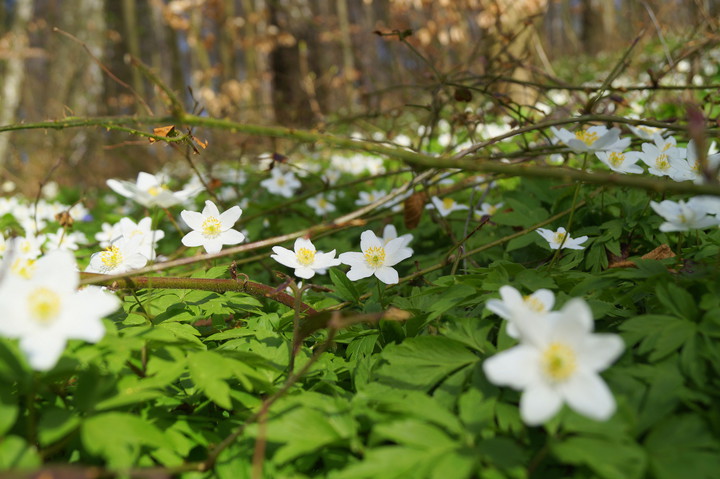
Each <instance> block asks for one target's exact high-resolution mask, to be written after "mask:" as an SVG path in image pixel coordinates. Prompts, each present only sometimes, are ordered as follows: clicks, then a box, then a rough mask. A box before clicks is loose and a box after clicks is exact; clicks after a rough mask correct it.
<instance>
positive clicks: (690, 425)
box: [645, 414, 720, 479]
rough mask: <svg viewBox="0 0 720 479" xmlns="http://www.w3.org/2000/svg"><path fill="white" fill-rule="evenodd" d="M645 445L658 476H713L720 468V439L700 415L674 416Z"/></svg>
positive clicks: (707, 478)
mask: <svg viewBox="0 0 720 479" xmlns="http://www.w3.org/2000/svg"><path fill="white" fill-rule="evenodd" d="M645 446H646V448H647V450H648V453H649V455H650V466H651V469H652V471H653V474H654V476H653V477H656V478H657V479H675V478H678V477H692V478H693V479H713V478H716V477H717V475H718V471H720V442H718V439H717V438H716V437H713V435H712V434H711V433H710V431H709V430H708V425H707V423H706V422H705V421H704V420H703V419H702V418H701V417H699V416H698V415H695V414H685V415H682V416H673V417H670V418H668V419H667V420H665V421H663V422H661V423H660V424H658V425H657V426H656V427H655V428H653V429H652V430H651V431H650V434H648V437H647V440H646V441H645Z"/></svg>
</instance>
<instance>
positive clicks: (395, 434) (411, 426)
mask: <svg viewBox="0 0 720 479" xmlns="http://www.w3.org/2000/svg"><path fill="white" fill-rule="evenodd" d="M373 434H375V435H378V436H379V437H381V438H383V439H387V440H389V441H393V442H396V443H397V444H401V445H406V446H412V447H417V448H427V449H432V448H446V447H449V446H452V445H453V444H454V443H455V441H454V440H453V439H452V438H450V437H449V436H448V435H447V434H445V432H444V431H443V430H442V429H440V428H438V427H436V426H433V425H432V424H428V423H426V422H422V421H418V420H417V419H402V420H398V421H393V422H389V423H380V424H377V425H376V426H375V428H374V429H373Z"/></svg>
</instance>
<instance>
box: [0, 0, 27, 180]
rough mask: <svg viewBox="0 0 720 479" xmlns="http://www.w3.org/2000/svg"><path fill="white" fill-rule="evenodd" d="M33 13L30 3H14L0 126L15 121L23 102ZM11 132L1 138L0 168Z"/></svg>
mask: <svg viewBox="0 0 720 479" xmlns="http://www.w3.org/2000/svg"><path fill="white" fill-rule="evenodd" d="M32 12H33V0H17V1H16V2H15V11H14V14H15V15H14V19H13V24H12V27H11V29H10V32H9V40H10V41H9V42H8V45H9V48H8V53H9V56H8V60H7V63H6V64H5V70H4V72H3V75H2V80H1V81H0V83H2V90H1V92H0V125H7V124H8V123H12V122H13V121H15V112H16V111H17V108H18V106H19V105H20V99H21V98H22V85H23V80H24V78H25V58H24V57H25V49H26V48H27V47H28V37H27V31H26V27H27V24H28V22H29V21H30V18H31V17H32ZM10 134H11V133H10V132H8V133H2V134H0V166H2V165H4V164H5V162H6V160H7V155H8V151H7V150H8V145H9V144H10Z"/></svg>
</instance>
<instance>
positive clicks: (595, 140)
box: [550, 126, 630, 153]
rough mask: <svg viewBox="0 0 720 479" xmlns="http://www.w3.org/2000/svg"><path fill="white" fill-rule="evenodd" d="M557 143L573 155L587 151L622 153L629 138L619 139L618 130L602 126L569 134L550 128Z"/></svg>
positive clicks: (568, 132)
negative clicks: (565, 147)
mask: <svg viewBox="0 0 720 479" xmlns="http://www.w3.org/2000/svg"><path fill="white" fill-rule="evenodd" d="M550 129H551V130H552V132H553V134H554V135H555V137H556V138H557V140H558V141H560V142H561V143H563V144H565V145H566V146H567V147H568V148H570V149H571V150H572V151H574V152H575V153H585V152H588V151H622V150H624V149H625V148H627V147H628V146H629V145H630V138H623V139H622V140H621V139H620V130H619V129H618V128H612V129H610V130H608V129H607V128H606V127H604V126H591V127H589V128H587V129H583V128H580V129H578V130H575V132H570V131H568V130H566V129H565V128H555V127H550Z"/></svg>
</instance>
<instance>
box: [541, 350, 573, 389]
mask: <svg viewBox="0 0 720 479" xmlns="http://www.w3.org/2000/svg"><path fill="white" fill-rule="evenodd" d="M540 364H541V368H542V371H543V372H544V373H545V374H546V375H547V376H548V377H549V378H550V379H551V380H553V381H565V380H566V379H568V378H569V377H570V376H572V374H573V373H574V372H575V370H576V369H577V361H576V360H575V351H573V349H572V348H571V347H569V346H567V345H566V344H562V343H551V344H550V345H549V346H548V347H547V348H546V349H545V351H543V353H542V357H541V359H540Z"/></svg>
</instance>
